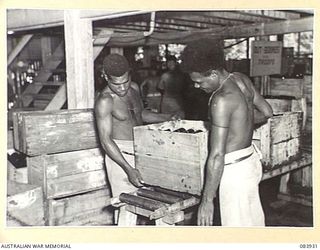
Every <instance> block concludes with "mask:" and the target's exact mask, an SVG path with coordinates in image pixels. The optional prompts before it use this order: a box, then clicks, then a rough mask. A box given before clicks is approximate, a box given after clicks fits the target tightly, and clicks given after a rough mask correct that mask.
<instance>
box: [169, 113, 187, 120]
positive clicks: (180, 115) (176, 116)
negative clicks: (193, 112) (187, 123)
mask: <svg viewBox="0 0 320 250" xmlns="http://www.w3.org/2000/svg"><path fill="white" fill-rule="evenodd" d="M183 117H184V113H183V112H182V111H178V112H176V113H174V114H172V115H171V117H170V120H171V121H177V120H181V119H182V118H183Z"/></svg>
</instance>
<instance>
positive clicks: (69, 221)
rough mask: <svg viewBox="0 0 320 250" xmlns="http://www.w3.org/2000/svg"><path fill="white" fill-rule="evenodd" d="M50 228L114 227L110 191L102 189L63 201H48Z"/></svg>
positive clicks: (48, 223)
mask: <svg viewBox="0 0 320 250" xmlns="http://www.w3.org/2000/svg"><path fill="white" fill-rule="evenodd" d="M47 203H48V218H47V222H46V224H47V225H49V226H59V225H73V226H76V225H77V226H80V225H112V223H113V212H112V211H111V210H110V209H107V206H109V205H110V203H111V196H110V190H109V189H108V188H102V189H99V190H96V191H91V192H87V193H85V194H79V195H75V196H71V197H66V198H62V199H50V200H48V202H47Z"/></svg>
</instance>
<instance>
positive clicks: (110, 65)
mask: <svg viewBox="0 0 320 250" xmlns="http://www.w3.org/2000/svg"><path fill="white" fill-rule="evenodd" d="M103 70H104V73H105V74H107V75H110V76H117V77H119V76H122V75H124V74H125V73H126V72H128V71H129V70H130V67H129V63H128V60H127V59H126V58H125V57H124V56H122V55H119V54H110V55H107V56H106V57H105V58H104V60H103Z"/></svg>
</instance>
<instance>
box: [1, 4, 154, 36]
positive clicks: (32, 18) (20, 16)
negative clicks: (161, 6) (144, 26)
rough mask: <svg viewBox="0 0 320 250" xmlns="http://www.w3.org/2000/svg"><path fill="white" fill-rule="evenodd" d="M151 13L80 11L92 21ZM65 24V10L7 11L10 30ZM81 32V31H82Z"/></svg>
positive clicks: (80, 15)
mask: <svg viewBox="0 0 320 250" xmlns="http://www.w3.org/2000/svg"><path fill="white" fill-rule="evenodd" d="M149 12H150V11H140V10H137V11H106V10H79V17H80V18H88V19H90V20H91V21H94V20H101V19H110V18H117V17H124V16H132V15H137V14H143V13H149ZM63 22H64V11H63V10H43V9H10V10H8V11H7V27H8V30H12V31H22V30H30V29H40V28H49V27H56V26H62V25H63ZM80 30H81V29H80Z"/></svg>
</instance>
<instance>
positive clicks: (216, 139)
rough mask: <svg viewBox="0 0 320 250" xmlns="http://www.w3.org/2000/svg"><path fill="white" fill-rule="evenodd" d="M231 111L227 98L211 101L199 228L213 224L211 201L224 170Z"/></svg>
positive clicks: (231, 106)
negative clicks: (208, 149) (208, 140)
mask: <svg viewBox="0 0 320 250" xmlns="http://www.w3.org/2000/svg"><path fill="white" fill-rule="evenodd" d="M232 111H233V104H232V103H230V102H228V100H227V97H223V96H217V97H216V98H215V99H213V100H212V104H211V107H210V114H211V118H212V119H211V132H210V142H209V143H210V151H209V156H208V159H207V164H206V170H205V171H206V172H205V173H206V175H205V183H204V189H203V194H202V199H201V203H200V206H199V210H198V225H201V226H211V225H212V224H213V214H214V207H213V199H214V198H215V197H216V192H217V189H218V186H219V184H220V181H221V177H222V173H223V169H224V156H225V153H226V143H227V136H228V132H229V127H230V117H231V114H232Z"/></svg>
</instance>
